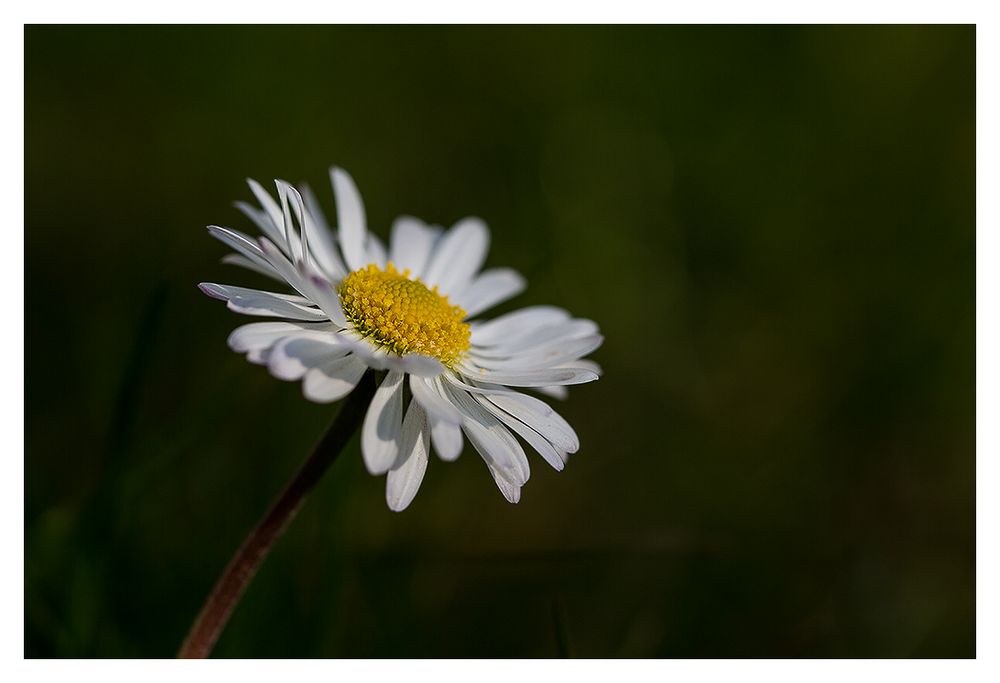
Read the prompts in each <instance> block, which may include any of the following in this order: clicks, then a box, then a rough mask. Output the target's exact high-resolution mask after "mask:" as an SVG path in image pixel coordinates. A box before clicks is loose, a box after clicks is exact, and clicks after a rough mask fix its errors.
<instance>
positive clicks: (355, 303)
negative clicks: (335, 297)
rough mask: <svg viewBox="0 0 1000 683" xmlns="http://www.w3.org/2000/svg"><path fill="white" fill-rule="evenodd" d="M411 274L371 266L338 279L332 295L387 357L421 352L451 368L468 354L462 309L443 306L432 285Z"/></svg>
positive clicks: (445, 301) (467, 331) (467, 332)
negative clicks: (335, 293) (389, 353)
mask: <svg viewBox="0 0 1000 683" xmlns="http://www.w3.org/2000/svg"><path fill="white" fill-rule="evenodd" d="M409 275H410V271H409V270H404V271H403V272H399V271H398V270H396V268H395V266H393V265H392V263H389V264H387V265H386V267H385V270H382V269H381V268H379V267H378V266H376V265H375V264H371V265H369V266H368V267H367V268H362V269H361V270H356V271H354V272H353V273H351V274H350V275H348V276H347V277H345V278H344V279H343V281H342V282H341V283H340V287H339V288H338V289H337V293H338V294H339V295H340V301H341V303H343V304H344V315H345V316H347V320H348V321H350V322H351V323H352V324H353V325H354V327H355V329H357V331H358V332H360V333H361V334H362V335H364V336H365V337H367V338H368V339H369V340H371V341H373V342H375V343H376V344H378V345H380V346H383V347H385V348H386V350H388V351H391V352H392V353H395V354H398V355H403V354H407V353H422V354H424V355H427V356H433V357H434V358H437V359H438V360H440V361H441V362H442V363H444V364H445V365H449V366H450V365H453V364H454V363H455V362H456V361H457V360H458V359H459V357H460V356H461V355H462V354H463V353H465V352H466V351H468V350H469V335H470V332H471V331H470V329H469V326H468V325H467V324H466V323H464V322H462V319H463V318H465V311H463V310H462V308H461V307H460V306H452V305H451V304H450V303H448V297H446V296H444V295H443V294H439V293H438V291H437V287H434V288H433V289H428V288H427V285H425V284H424V283H423V282H421V281H420V280H419V278H414V279H410V277H409Z"/></svg>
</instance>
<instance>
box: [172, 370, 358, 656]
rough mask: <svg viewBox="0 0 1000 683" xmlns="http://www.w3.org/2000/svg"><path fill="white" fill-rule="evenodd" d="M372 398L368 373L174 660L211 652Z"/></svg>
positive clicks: (225, 573) (225, 578) (240, 552)
mask: <svg viewBox="0 0 1000 683" xmlns="http://www.w3.org/2000/svg"><path fill="white" fill-rule="evenodd" d="M374 395H375V379H374V377H373V376H372V373H370V372H368V373H366V374H365V377H363V378H362V379H361V382H360V383H359V384H358V386H357V387H355V389H354V391H352V392H351V395H350V396H349V397H348V399H347V400H346V401H345V402H344V405H343V406H342V407H341V409H340V412H339V413H337V417H336V418H335V419H334V421H333V423H332V424H331V425H330V427H329V429H327V431H326V434H324V435H323V438H322V440H320V442H319V444H317V446H316V448H315V449H314V450H313V452H312V454H311V455H310V456H309V458H308V459H307V460H306V461H305V463H303V464H302V467H301V468H299V471H298V472H297V473H296V474H295V477H293V478H292V480H291V482H289V484H288V486H287V487H285V490H284V491H282V493H281V495H280V496H278V499H277V500H276V501H274V503H273V504H272V505H271V509H270V510H268V512H267V514H266V515H264V518H263V519H261V520H260V522H259V523H258V524H257V526H256V527H255V528H254V530H253V531H251V532H250V535H249V536H247V539H246V540H245V541H244V542H243V545H242V546H240V549H239V550H237V551H236V555H234V556H233V559H232V560H230V561H229V565H228V566H227V567H226V569H225V571H223V573H222V576H220V577H219V580H218V582H216V584H215V588H213V589H212V592H211V593H210V594H209V596H208V599H207V600H206V601H205V605H204V607H202V609H201V612H200V613H199V614H198V618H197V619H195V622H194V624H193V625H192V626H191V631H190V632H189V633H188V636H187V638H186V639H185V640H184V644H183V645H181V649H180V652H178V653H177V656H178V658H182V659H203V658H205V657H208V655H209V654H210V653H211V652H212V648H213V647H214V646H215V642H216V641H217V640H218V639H219V635H220V634H221V633H222V629H223V628H225V626H226V622H228V621H229V617H230V615H231V614H232V612H233V609H234V608H235V607H236V605H237V604H238V603H239V601H240V598H242V597H243V593H244V592H245V591H246V589H247V585H248V584H249V583H250V580H251V579H253V577H254V575H256V573H257V570H258V569H259V568H260V565H261V563H262V562H263V561H264V559H265V558H266V557H267V555H268V553H270V552H271V548H273V547H274V544H275V542H276V541H277V540H278V539H279V538H281V534H282V533H284V531H285V529H286V528H287V527H288V523H289V522H291V521H292V518H293V517H295V513H296V512H298V510H299V508H300V507H302V503H303V502H304V501H305V498H306V496H307V495H308V494H309V492H310V491H312V489H313V487H315V486H316V483H317V482H318V481H319V480H320V479H321V478H322V476H323V474H324V473H325V472H326V470H327V469H328V468H329V467H330V465H331V464H333V461H334V460H336V459H337V456H338V455H340V452H341V451H342V450H343V449H344V446H345V445H346V444H347V442H348V441H350V439H351V437H352V436H353V435H354V433H355V432H356V431H357V429H358V427H359V426H360V425H361V421H362V420H363V419H364V416H365V411H366V410H367V408H368V404H369V403H370V402H371V399H372V396H374Z"/></svg>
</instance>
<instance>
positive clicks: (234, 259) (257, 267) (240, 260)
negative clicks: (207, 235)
mask: <svg viewBox="0 0 1000 683" xmlns="http://www.w3.org/2000/svg"><path fill="white" fill-rule="evenodd" d="M221 260H222V262H223V263H226V264H228V265H231V266H239V267H240V268H246V269H247V270H252V271H253V272H255V273H260V274H261V275H264V276H265V277H269V278H272V279H274V280H277V281H278V282H282V283H283V282H284V279H282V277H281V276H280V275H278V272H277V271H276V270H275V269H274V268H271V267H270V266H268V265H261V264H258V263H254V262H253V261H251V260H250V259H248V258H247V257H246V256H243V255H242V254H226V255H225V256H223V257H222V259H221Z"/></svg>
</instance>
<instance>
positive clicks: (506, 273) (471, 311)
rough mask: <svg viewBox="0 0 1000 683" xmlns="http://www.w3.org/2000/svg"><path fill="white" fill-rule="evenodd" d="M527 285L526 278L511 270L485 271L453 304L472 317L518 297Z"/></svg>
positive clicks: (496, 269) (495, 269)
mask: <svg viewBox="0 0 1000 683" xmlns="http://www.w3.org/2000/svg"><path fill="white" fill-rule="evenodd" d="M526 284H527V283H526V282H525V280H524V277H523V276H522V275H521V274H520V273H518V272H517V271H515V270H511V269H510V268H493V269H491V270H484V271H483V272H482V273H480V274H479V275H478V276H477V277H476V279H475V280H473V281H472V284H471V285H469V286H468V287H467V288H466V289H465V291H464V292H462V294H461V296H459V297H456V299H455V301H454V302H453V303H455V304H456V305H458V306H461V307H462V308H464V309H465V314H466V315H467V316H469V317H471V316H474V315H477V314H479V313H482V312H483V311H485V310H487V309H489V308H492V307H493V306H496V305H497V304H499V303H501V302H503V301H506V300H507V299H510V298H511V297H513V296H517V295H518V294H520V293H521V292H523V291H524V288H525V286H526Z"/></svg>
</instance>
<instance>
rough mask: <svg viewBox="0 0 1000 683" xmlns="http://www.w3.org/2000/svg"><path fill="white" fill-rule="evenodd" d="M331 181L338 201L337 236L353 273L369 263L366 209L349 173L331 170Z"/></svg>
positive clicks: (338, 169)
mask: <svg viewBox="0 0 1000 683" xmlns="http://www.w3.org/2000/svg"><path fill="white" fill-rule="evenodd" d="M330 181H331V183H332V184H333V194H334V196H335V197H336V199H337V234H338V236H339V238H340V248H341V251H342V252H343V254H344V261H346V262H347V267H348V269H349V270H351V271H355V270H358V269H360V268H364V267H365V266H366V265H368V263H367V254H366V253H365V246H366V244H367V240H366V239H365V235H366V234H367V232H368V230H367V228H366V227H365V207H364V204H362V203H361V194H360V193H359V192H358V188H357V186H356V185H355V184H354V180H353V179H352V178H351V176H350V175H348V173H347V171H345V170H343V169H341V168H337V167H336V166H335V167H333V168H331V169H330Z"/></svg>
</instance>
